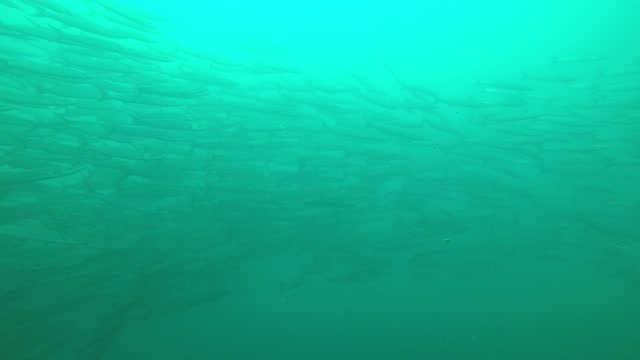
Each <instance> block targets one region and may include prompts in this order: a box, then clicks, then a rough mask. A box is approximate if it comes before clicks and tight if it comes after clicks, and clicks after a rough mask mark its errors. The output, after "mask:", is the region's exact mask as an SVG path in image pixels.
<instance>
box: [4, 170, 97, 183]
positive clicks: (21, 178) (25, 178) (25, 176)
mask: <svg viewBox="0 0 640 360" xmlns="http://www.w3.org/2000/svg"><path fill="white" fill-rule="evenodd" d="M89 167H90V166H89V165H79V166H59V167H46V168H40V169H32V170H23V171H14V172H10V173H6V174H0V185H15V184H24V183H30V182H36V181H42V180H49V179H55V178H60V177H64V176H69V175H72V174H75V173H78V172H81V171H85V170H88V169H89Z"/></svg>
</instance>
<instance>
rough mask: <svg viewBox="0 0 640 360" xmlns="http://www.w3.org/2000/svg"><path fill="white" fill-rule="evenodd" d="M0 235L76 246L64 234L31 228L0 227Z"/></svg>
mask: <svg viewBox="0 0 640 360" xmlns="http://www.w3.org/2000/svg"><path fill="white" fill-rule="evenodd" d="M0 235H5V236H9V237H13V238H17V239H22V240H31V241H36V242H42V243H54V244H68V245H72V244H78V242H77V241H75V239H72V238H70V237H68V236H67V235H65V234H62V233H59V232H56V231H52V230H48V229H44V228H39V227H33V226H13V225H6V226H0Z"/></svg>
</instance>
